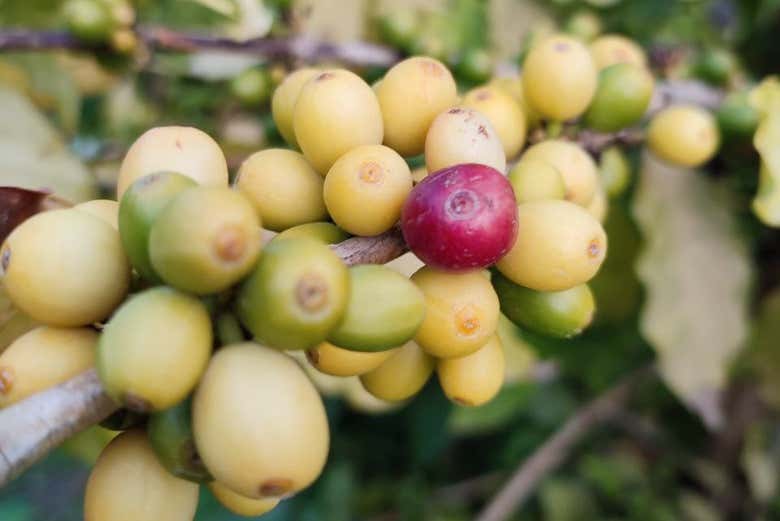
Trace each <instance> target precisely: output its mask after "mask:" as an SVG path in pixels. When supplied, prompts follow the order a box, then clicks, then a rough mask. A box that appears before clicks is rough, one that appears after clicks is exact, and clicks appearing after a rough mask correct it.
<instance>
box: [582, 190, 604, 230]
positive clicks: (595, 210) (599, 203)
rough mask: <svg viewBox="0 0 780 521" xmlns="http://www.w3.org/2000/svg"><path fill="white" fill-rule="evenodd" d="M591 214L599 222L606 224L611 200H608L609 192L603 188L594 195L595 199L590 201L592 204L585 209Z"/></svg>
mask: <svg viewBox="0 0 780 521" xmlns="http://www.w3.org/2000/svg"><path fill="white" fill-rule="evenodd" d="M585 209H586V210H587V211H588V213H589V214H591V215H592V216H593V217H594V218H595V219H596V220H597V221H598V222H600V223H602V224H603V223H604V221H605V220H606V219H607V214H608V213H609V200H608V199H607V191H606V189H605V188H604V187H603V186H599V187H598V189H597V190H596V193H595V194H594V195H593V199H591V200H590V204H588V206H586V207H585Z"/></svg>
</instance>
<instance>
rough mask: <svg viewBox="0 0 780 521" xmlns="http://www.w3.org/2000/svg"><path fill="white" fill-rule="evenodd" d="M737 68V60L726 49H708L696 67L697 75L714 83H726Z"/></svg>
mask: <svg viewBox="0 0 780 521" xmlns="http://www.w3.org/2000/svg"><path fill="white" fill-rule="evenodd" d="M736 70H737V60H736V58H735V56H734V54H733V53H731V52H730V51H728V50H726V49H707V50H705V51H704V52H703V53H702V54H701V56H700V57H699V61H698V62H697V63H696V65H695V67H694V71H695V73H696V75H697V76H698V77H699V78H701V79H703V80H704V81H706V82H707V83H711V84H712V85H724V84H725V83H726V82H727V81H728V80H729V78H730V77H731V75H732V74H734V72H735V71H736Z"/></svg>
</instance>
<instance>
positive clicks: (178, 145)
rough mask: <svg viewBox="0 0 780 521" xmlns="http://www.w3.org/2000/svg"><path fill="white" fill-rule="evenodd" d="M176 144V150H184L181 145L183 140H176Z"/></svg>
mask: <svg viewBox="0 0 780 521" xmlns="http://www.w3.org/2000/svg"><path fill="white" fill-rule="evenodd" d="M175 144H176V148H178V149H179V150H183V147H182V144H181V140H180V139H179V138H176V143H175Z"/></svg>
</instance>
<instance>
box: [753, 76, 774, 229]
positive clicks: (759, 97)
mask: <svg viewBox="0 0 780 521" xmlns="http://www.w3.org/2000/svg"><path fill="white" fill-rule="evenodd" d="M750 103H751V105H752V106H753V107H754V108H755V109H756V110H758V111H759V113H760V115H761V119H760V121H759V124H758V128H757V129H756V133H755V135H754V136H753V145H754V146H755V147H756V150H757V151H758V153H759V155H760V156H761V170H760V176H759V184H758V193H757V194H756V197H755V199H753V211H754V212H755V213H756V215H757V216H758V218H759V219H761V221H763V222H764V224H767V225H769V226H780V79H778V77H776V76H772V77H769V78H767V79H765V80H764V81H762V82H761V84H759V86H758V87H756V88H755V89H753V91H752V92H751V93H750Z"/></svg>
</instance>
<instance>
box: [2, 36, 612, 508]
mask: <svg viewBox="0 0 780 521" xmlns="http://www.w3.org/2000/svg"><path fill="white" fill-rule="evenodd" d="M579 62H582V64H580V65H577V64H578V63H579ZM583 64H584V65H583ZM607 70H609V69H607ZM572 78H573V79H572ZM582 78H586V79H587V78H590V79H589V80H588V81H590V83H589V85H590V88H589V89H590V90H588V89H586V88H584V87H583V86H582V85H580V84H577V85H576V86H575V87H571V88H570V90H566V89H568V88H569V83H570V82H574V83H576V82H580V83H581V82H582V81H583V80H582ZM597 84H598V85H599V87H598V89H599V90H597V88H596V85H597ZM537 86H538V87H537ZM518 87H520V89H519V91H518V89H517V88H518ZM537 88H538V89H541V90H536V89H537ZM601 88H602V87H601V82H597V80H596V66H595V64H594V61H593V59H592V57H591V54H590V52H589V51H588V50H587V48H585V47H584V46H583V45H582V44H580V43H579V42H577V41H575V40H571V39H569V38H567V37H553V38H551V39H549V40H545V41H543V42H540V43H539V44H538V45H536V46H535V47H534V50H533V51H532V52H531V53H530V54H529V56H528V59H527V61H526V72H525V73H524V76H523V78H522V79H519V78H514V79H513V78H509V79H503V80H496V81H494V82H491V83H489V84H487V85H484V86H481V87H478V88H475V89H473V90H471V91H469V92H466V93H465V94H464V95H463V96H462V97H460V96H459V94H458V92H457V88H456V83H455V81H454V79H453V76H452V74H451V73H450V71H449V70H448V69H447V68H446V67H445V66H444V65H443V64H442V63H440V62H439V61H437V60H435V59H433V58H429V57H412V58H409V59H406V60H404V61H402V62H400V63H398V64H396V65H395V66H393V67H392V68H390V69H389V70H388V71H387V73H386V74H385V76H384V77H383V78H382V79H380V80H379V81H378V82H377V83H375V84H374V85H373V86H370V85H368V84H367V83H366V82H365V81H364V80H363V79H362V78H361V77H359V76H358V75H356V74H354V73H353V72H350V71H348V70H344V69H314V68H311V69H300V70H297V71H294V72H293V73H291V74H290V75H289V76H288V77H287V78H286V79H285V80H284V81H283V82H282V83H281V84H280V85H279V87H278V88H277V89H276V91H275V93H274V95H273V98H272V111H273V117H274V120H275V122H276V125H277V127H278V129H279V131H280V133H281V134H282V136H284V138H285V139H286V141H287V142H288V143H289V145H290V148H285V149H281V148H279V149H265V150H261V151H259V152H256V153H255V154H253V155H251V156H250V157H249V158H247V159H246V161H245V162H244V163H243V164H242V165H241V167H240V169H239V170H238V173H237V175H236V176H235V179H233V181H232V183H231V182H230V179H229V173H228V168H227V165H226V160H225V157H224V154H223V152H222V151H221V150H220V148H219V146H218V145H217V143H215V142H214V140H213V139H211V138H210V137H209V136H208V135H207V134H205V133H203V132H202V131H200V130H197V129H194V128H189V127H173V126H169V127H157V128H153V129H151V130H148V131H147V132H145V133H144V134H143V135H141V136H140V137H139V138H138V139H137V140H136V141H135V142H134V144H133V145H132V146H131V147H130V149H129V150H128V152H127V154H126V156H125V158H124V160H123V162H122V164H121V167H120V172H119V177H118V182H117V201H111V200H96V201H89V202H87V203H83V204H79V205H76V206H74V207H72V208H67V209H59V210H54V211H48V212H44V213H40V214H37V215H35V216H33V217H31V218H29V219H28V220H26V221H24V222H23V223H22V224H21V225H20V226H18V227H17V228H16V229H15V230H14V231H13V232H12V233H11V235H10V236H9V237H8V238H7V240H6V241H5V242H4V244H3V245H2V249H0V261H1V267H2V271H1V274H2V284H3V287H4V289H5V291H6V293H7V294H8V296H9V298H10V299H11V301H12V302H13V303H14V305H16V306H17V307H18V308H19V309H20V310H22V311H23V312H25V313H27V314H28V315H29V316H30V317H32V318H33V319H34V320H35V321H37V322H39V323H40V324H41V325H40V326H39V327H37V328H35V329H33V330H32V331H30V332H28V333H26V334H25V335H23V336H21V337H20V338H18V339H17V340H16V341H15V342H14V343H13V344H12V345H11V346H10V347H9V348H8V349H7V350H6V351H5V352H3V353H2V355H0V406H7V405H10V404H12V403H15V402H18V401H20V400H23V399H24V398H26V397H27V396H29V395H31V394H33V393H35V392H37V391H39V390H41V389H43V388H46V387H50V386H53V385H57V384H59V383H61V382H63V381H65V380H67V379H68V378H70V377H72V376H74V375H75V374H78V373H79V372H82V371H84V370H87V369H89V368H91V367H96V369H97V373H98V375H99V377H100V380H101V382H102V384H103V386H104V388H105V391H106V392H107V394H108V395H109V396H110V397H111V398H112V399H113V400H114V401H115V402H116V404H117V406H118V407H120V409H119V412H118V413H117V414H116V415H114V416H113V417H112V418H110V421H109V423H107V425H110V426H113V428H116V429H120V430H123V431H124V432H123V433H122V434H120V435H118V436H117V437H116V438H114V439H113V441H111V443H110V444H109V445H108V446H107V447H106V448H105V450H104V451H103V453H102V454H101V456H100V457H99V459H98V461H97V463H96V466H95V468H94V470H93V472H92V474H91V476H90V479H89V482H88V485H87V490H86V499H85V519H86V520H87V521H98V520H99V521H115V520H124V519H134V520H138V521H146V520H160V519H165V520H174V521H176V520H182V521H184V520H191V519H192V518H193V516H194V513H195V509H196V506H197V497H198V486H199V484H207V486H208V487H209V488H210V490H211V491H212V492H213V493H214V495H215V496H216V498H217V499H218V500H219V501H220V502H222V503H223V504H224V505H225V506H226V507H227V508H229V509H230V510H232V511H234V512H236V513H239V514H244V515H259V514H261V513H263V512H266V511H268V510H270V509H272V508H274V506H275V505H276V504H277V503H278V502H279V501H281V500H282V499H284V498H286V497H290V496H291V495H294V494H295V493H296V492H298V491H300V490H302V489H304V488H306V487H307V486H309V485H310V484H311V483H312V482H313V481H314V480H315V479H316V478H317V477H318V476H319V474H320V473H321V471H322V468H323V466H324V464H325V461H326V459H327V453H328V448H329V436H330V433H329V429H328V422H327V417H326V414H325V409H324V407H323V403H322V400H321V398H320V395H319V393H318V392H317V389H316V388H315V386H314V385H313V384H312V383H311V380H310V378H308V377H307V374H306V371H305V370H304V369H303V368H302V367H301V365H300V364H307V365H311V366H313V369H314V370H316V371H319V372H322V373H325V374H328V375H333V376H337V377H344V378H350V379H352V380H351V381H353V382H359V383H360V386H361V389H362V390H363V391H364V392H366V393H368V395H370V396H371V397H373V398H372V399H375V400H377V401H379V402H381V403H399V402H403V401H405V400H407V399H409V398H411V397H412V396H414V395H415V394H416V393H418V392H419V391H420V390H421V389H422V388H423V386H424V385H425V384H426V382H427V381H428V380H429V379H430V377H431V376H432V375H433V374H434V373H436V374H437V376H438V380H439V383H440V385H441V388H442V390H443V392H444V393H445V394H446V396H447V397H448V398H450V399H451V400H452V401H453V402H455V403H457V404H459V405H462V406H478V405H481V404H484V403H486V402H488V401H489V400H491V399H492V398H493V397H494V396H495V395H496V394H497V392H498V391H499V390H500V389H501V387H502V384H503V382H504V375H505V365H506V364H505V352H504V347H502V344H501V341H500V340H499V338H498V336H497V328H498V327H499V322H500V320H503V319H502V317H501V314H502V312H503V314H505V315H506V316H507V317H508V318H509V319H511V320H512V321H513V322H515V323H516V324H518V325H520V326H522V327H523V328H527V329H530V330H534V331H536V332H538V333H542V334H546V335H551V336H556V337H569V336H572V335H574V334H577V333H579V332H580V331H581V330H582V329H583V328H584V327H586V326H587V325H588V324H589V323H590V321H591V319H592V317H593V313H594V300H593V296H592V294H591V292H590V289H589V288H588V286H587V282H588V281H589V280H590V279H591V278H592V277H593V276H594V275H595V274H596V272H597V271H598V269H599V267H600V265H601V263H602V262H603V260H604V258H605V255H606V251H607V238H606V235H605V232H604V229H603V228H602V226H601V224H600V220H601V219H603V217H604V214H605V211H606V196H605V189H604V186H603V185H602V182H601V180H600V177H599V175H598V172H597V167H596V164H595V163H594V161H593V159H591V157H590V155H589V154H588V153H587V152H586V151H585V150H584V149H583V148H581V147H580V146H579V145H577V144H576V143H574V142H570V141H565V140H562V139H549V140H545V141H542V142H540V143H537V144H534V145H533V146H531V147H529V148H527V149H526V150H525V151H524V152H523V153H522V155H520V153H521V151H522V150H523V147H524V144H525V140H526V132H527V129H528V128H530V127H531V125H533V124H536V123H534V121H536V122H538V121H539V119H540V118H544V119H548V120H557V121H560V120H564V119H570V118H573V117H577V116H579V115H582V114H584V113H585V111H586V110H587V111H588V113H587V114H586V115H585V117H586V118H588V117H594V118H597V117H596V116H592V114H593V113H598V112H599V110H601V109H598V108H597V106H598V103H599V99H601V98H599V92H600V89H601ZM555 89H558V90H559V92H558V94H557V95H553V94H552V93H553V92H555ZM561 89H563V91H561ZM564 94H565V95H564ZM548 95H549V96H551V97H549V98H548ZM549 103H552V105H550V104H549ZM575 105H576V107H575ZM534 118H535V119H534ZM597 119H598V118H597ZM626 119H627V118H626ZM413 156H422V158H423V159H422V161H423V162H424V166H423V167H420V168H417V169H414V171H412V169H410V167H409V162H408V161H407V159H408V158H410V157H413ZM518 156H519V157H518ZM507 158H510V159H511V160H515V159H516V162H514V163H513V165H512V166H511V169H510V172H509V173H508V174H507V172H506V171H507ZM398 228H400V233H401V234H402V236H403V239H404V242H405V244H406V245H407V246H408V248H409V249H410V250H411V253H407V254H406V255H405V256H404V257H402V258H401V259H399V260H396V261H393V262H392V263H390V264H388V265H382V264H357V265H348V264H353V262H352V261H350V262H348V263H347V262H345V259H342V258H341V257H340V256H339V254H338V253H339V251H340V250H339V248H334V246H333V245H334V244H337V243H340V242H342V241H344V240H345V239H347V238H348V237H349V236H360V237H377V236H379V238H376V239H375V240H373V241H372V240H366V241H365V242H366V245H364V249H366V251H362V252H358V253H355V252H352V253H353V254H355V255H357V256H358V257H361V255H362V256H363V257H364V259H363V260H372V261H373V262H376V259H377V258H382V251H381V250H382V248H383V247H384V246H383V245H386V244H387V242H388V241H390V242H392V237H393V236H394V235H393V234H394V233H395V234H396V236H397V234H398V231H397V229H398ZM394 230H395V231H394ZM366 252H368V253H366ZM383 260H389V259H383ZM296 352H297V353H305V356H303V355H301V356H296V357H295V358H293V357H292V356H289V353H296ZM307 370H312V368H311V367H309V368H307Z"/></svg>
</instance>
